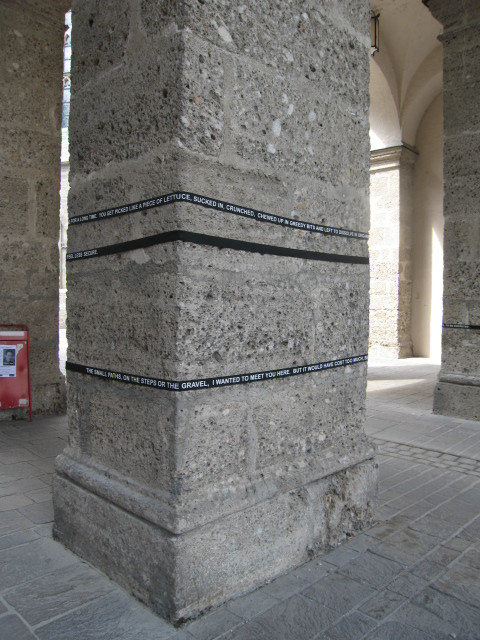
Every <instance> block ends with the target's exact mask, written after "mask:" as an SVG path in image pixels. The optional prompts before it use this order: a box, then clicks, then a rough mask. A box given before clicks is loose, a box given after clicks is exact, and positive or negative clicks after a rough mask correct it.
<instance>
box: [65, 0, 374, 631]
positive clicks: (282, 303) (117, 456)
mask: <svg viewBox="0 0 480 640" xmlns="http://www.w3.org/2000/svg"><path fill="white" fill-rule="evenodd" d="M72 21H73V28H72V38H73V40H72V55H73V57H72V99H71V119H70V145H71V147H70V162H71V174H70V176H71V177H70V180H71V190H70V196H69V211H70V216H76V215H81V214H85V213H88V212H91V211H96V210H99V209H104V208H105V209H107V208H111V207H115V206H119V205H121V204H125V203H129V202H134V201H137V200H140V199H144V198H148V197H152V196H157V195H161V194H164V193H168V192H170V191H182V190H185V191H191V192H195V193H200V194H204V195H206V196H208V197H212V198H218V199H221V200H227V201H229V202H233V203H237V204H240V205H243V206H245V207H250V208H255V209H260V210H263V211H266V212H270V213H273V214H277V215H282V216H287V217H292V218H298V219H299V220H305V221H310V222H315V223H323V224H327V225H331V226H335V227H343V228H347V229H356V230H359V231H368V182H369V142H368V126H369V125H368V72H369V71H368V70H369V67H368V65H369V56H368V51H369V49H368V47H369V31H368V25H369V4H368V2H364V1H362V2H358V1H357V0H356V1H355V2H343V1H342V2H340V1H334V0H330V1H329V2H326V3H317V2H313V1H311V2H300V1H298V0H296V1H294V2H282V3H280V2H272V1H262V2H255V3H253V2H251V3H245V4H241V3H240V4H236V3H227V2H220V1H208V0H204V1H203V2H202V1H199V0H188V1H187V0H185V1H182V2H166V1H164V2H158V1H155V2H154V1H152V0H142V1H139V0H130V1H128V0H120V1H115V2H113V1H106V2H101V3H100V2H93V1H92V0H87V1H82V2H73V6H72ZM175 229H184V230H188V231H193V232H197V233H206V234H211V235H218V236H222V237H227V238H234V239H241V240H246V241H251V242H263V243H266V244H272V245H279V246H284V247H290V248H296V249H310V250H312V249H313V250H317V251H323V252H328V253H341V254H352V255H357V256H367V255H368V253H367V252H368V248H367V242H366V241H365V240H357V239H345V238H339V237H334V236H320V235H318V234H309V233H308V232H306V231H302V230H298V229H295V230H286V229H284V228H281V227H276V226H274V225H268V224H262V223H259V222H255V221H251V220H248V219H244V218H239V217H237V216H233V215H228V214H226V213H225V214H224V213H222V212H218V211H211V210H204V209H200V208H199V207H196V206H193V205H192V204H189V203H188V202H175V203H173V204H171V205H168V206H166V207H163V208H161V209H150V210H148V211H143V212H138V213H134V214H131V215H127V216H122V217H118V218H110V219H106V220H104V221H102V222H94V223H89V224H83V225H77V226H75V227H71V229H70V231H69V247H68V251H69V252H76V251H80V250H83V249H87V248H91V247H98V246H103V245H106V244H112V243H115V242H122V241H125V240H131V239H135V238H140V237H144V236H148V235H151V234H154V233H159V232H163V231H170V230H175ZM314 236H315V237H314ZM368 286H369V285H368V266H367V265H364V264H360V265H353V264H339V263H327V262H313V261H307V260H300V259H295V258H289V257H277V256H269V255H260V254H257V253H246V252H242V251H234V250H231V249H218V248H214V247H205V246H199V245H194V244H191V243H190V244H189V243H171V244H166V245H159V246H154V247H150V248H148V249H141V250H136V251H132V252H129V253H123V254H116V255H113V256H107V257H102V258H98V259H92V260H85V261H78V262H73V263H69V269H68V301H67V304H68V307H67V310H68V315H67V317H68V327H67V332H68V333H67V335H68V341H69V353H68V359H69V360H70V361H71V362H76V363H79V364H84V365H88V366H97V367H102V368H105V369H110V370H115V371H126V372H132V373H137V374H140V375H143V376H151V377H157V378H167V379H173V380H188V379H195V378H203V377H206V376H231V375H234V374H236V373H246V372H255V371H261V370H269V369H278V368H282V367H290V366H295V365H303V364H307V363H310V362H319V361H325V360H330V359H335V358H339V357H346V356H350V355H356V354H361V353H366V352H367V348H368ZM68 383H69V384H68V387H69V388H68V394H69V396H68V399H69V403H68V411H69V424H70V438H69V448H68V449H67V450H66V451H65V453H64V455H63V456H61V457H60V458H59V459H58V460H57V475H56V479H55V482H54V505H55V535H56V536H57V538H58V539H60V540H62V541H63V542H64V543H65V544H66V545H67V546H68V547H70V548H71V549H73V550H74V551H75V552H77V553H78V554H79V555H81V556H83V557H85V558H87V559H88V560H89V561H90V562H92V563H93V564H95V565H96V566H98V567H100V568H101V569H102V570H104V571H105V572H106V573H107V574H108V575H109V576H111V577H113V578H114V579H115V580H117V581H118V582H119V583H120V584H121V585H123V586H124V587H126V588H127V589H128V590H130V591H131V592H132V593H134V595H136V596H137V597H138V598H139V599H140V600H142V601H144V602H146V603H147V604H148V605H149V606H150V607H151V608H153V609H154V610H155V611H156V612H158V613H160V614H162V615H164V616H166V617H168V618H169V619H172V620H179V619H184V618H189V617H192V616H195V615H197V614H198V612H199V611H202V610H205V609H207V608H208V607H210V606H212V605H215V604H218V603H220V602H222V601H224V600H226V599H228V598H229V597H231V596H233V595H235V594H239V593H242V592H246V591H248V590H249V589H251V588H253V587H254V586H256V585H259V584H262V583H263V582H265V581H266V580H268V579H270V578H272V577H274V576H277V575H281V574H282V573H285V572H286V571H287V570H288V569H289V568H291V567H293V566H295V565H298V564H300V563H301V562H303V561H305V560H306V559H307V558H308V557H309V556H311V555H312V554H315V553H316V552H317V551H318V550H320V549H322V548H326V547H328V546H335V545H336V544H338V543H339V542H340V541H341V540H342V539H344V538H345V537H346V536H347V535H349V534H351V533H354V532H355V531H357V530H359V529H361V528H362V527H363V526H364V525H365V523H366V522H368V521H369V519H370V518H371V510H372V500H373V498H374V495H375V491H376V464H375V461H374V448H373V446H372V445H371V444H370V442H369V441H368V439H367V438H366V436H365V434H364V430H363V423H364V420H365V387H366V364H365V363H360V364H355V365H352V366H347V367H344V368H342V369H336V370H331V371H324V372H319V373H317V374H313V375H309V376H303V377H297V378H289V379H282V380H275V381H271V382H267V381H264V382H258V383H255V384H251V385H244V386H239V387H228V388H221V389H210V390H205V389H203V390H195V391H188V392H185V393H181V394H175V393H168V392H166V391H159V390H158V389H149V388H138V387H130V386H128V385H122V384H120V383H116V382H108V381H103V380H99V379H95V378H89V377H84V376H82V375H81V374H79V373H75V372H72V371H70V372H69V373H68Z"/></svg>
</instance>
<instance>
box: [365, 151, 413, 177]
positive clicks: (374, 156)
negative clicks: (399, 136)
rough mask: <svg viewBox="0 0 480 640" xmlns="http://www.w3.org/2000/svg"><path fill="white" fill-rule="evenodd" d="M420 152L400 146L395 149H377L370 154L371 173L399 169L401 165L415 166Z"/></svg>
mask: <svg viewBox="0 0 480 640" xmlns="http://www.w3.org/2000/svg"><path fill="white" fill-rule="evenodd" d="M417 156H418V152H417V151H416V150H415V149H413V148H412V147H410V146H408V145H405V144H399V145H396V146H395V147H386V148H384V149H375V150H374V151H371V152H370V173H372V172H374V171H389V170H391V169H398V168H399V167H400V166H401V165H405V164H412V165H413V164H414V163H415V161H416V159H417Z"/></svg>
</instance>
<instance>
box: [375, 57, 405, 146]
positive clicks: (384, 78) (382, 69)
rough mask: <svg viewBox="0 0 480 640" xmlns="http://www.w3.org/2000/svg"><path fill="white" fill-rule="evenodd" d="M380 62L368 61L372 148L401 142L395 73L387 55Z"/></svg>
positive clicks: (395, 144)
mask: <svg viewBox="0 0 480 640" xmlns="http://www.w3.org/2000/svg"><path fill="white" fill-rule="evenodd" d="M382 60H386V62H383V63H382V64H380V63H379V61H378V60H377V59H376V58H372V59H371V62H370V148H371V149H372V150H376V149H384V148H386V147H394V146H397V145H399V144H401V138H402V134H401V127H400V118H399V109H398V94H397V90H396V87H397V85H396V82H395V74H394V71H393V67H392V65H391V63H389V59H388V57H387V56H384V57H383V58H382Z"/></svg>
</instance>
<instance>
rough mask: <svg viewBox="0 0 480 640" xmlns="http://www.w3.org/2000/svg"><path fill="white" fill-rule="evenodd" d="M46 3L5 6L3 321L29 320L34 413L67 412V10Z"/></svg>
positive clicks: (0, 115) (0, 183)
mask: <svg viewBox="0 0 480 640" xmlns="http://www.w3.org/2000/svg"><path fill="white" fill-rule="evenodd" d="M46 4H47V3H45V6H43V4H42V3H39V2H13V1H12V2H7V3H1V5H0V42H1V59H0V73H1V82H2V100H1V102H0V137H1V144H0V207H1V218H2V233H1V235H0V254H1V262H2V290H1V293H2V296H1V298H2V299H1V310H0V322H2V323H25V324H28V326H29V329H30V341H31V342H30V359H31V376H32V395H33V397H32V404H33V410H34V412H35V413H59V412H63V411H64V410H65V383H64V378H63V377H62V376H61V375H60V372H59V368H58V231H59V216H58V212H59V193H58V191H59V184H60V166H59V158H60V117H61V99H62V51H63V32H64V29H63V23H64V12H63V11H64V8H62V3H55V6H54V7H53V6H52V7H50V6H48V8H47V6H46ZM50 4H51V3H48V5H50ZM7 413H9V412H0V417H4V418H5V417H10V415H8V416H7V415H6V414H7Z"/></svg>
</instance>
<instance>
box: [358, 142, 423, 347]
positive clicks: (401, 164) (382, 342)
mask: <svg viewBox="0 0 480 640" xmlns="http://www.w3.org/2000/svg"><path fill="white" fill-rule="evenodd" d="M415 158H416V154H415V152H414V151H412V150H411V149H409V148H408V147H406V146H403V145H401V146H397V147H389V148H387V149H379V150H378V151H373V152H372V153H371V160H370V239H369V245H370V347H369V352H370V354H373V355H379V356H382V355H383V356H390V357H394V358H408V357H410V356H412V336H411V318H412V250H413V237H412V216H413V169H414V163H415Z"/></svg>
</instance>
